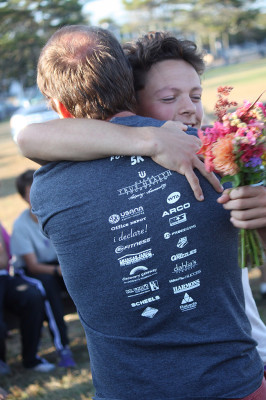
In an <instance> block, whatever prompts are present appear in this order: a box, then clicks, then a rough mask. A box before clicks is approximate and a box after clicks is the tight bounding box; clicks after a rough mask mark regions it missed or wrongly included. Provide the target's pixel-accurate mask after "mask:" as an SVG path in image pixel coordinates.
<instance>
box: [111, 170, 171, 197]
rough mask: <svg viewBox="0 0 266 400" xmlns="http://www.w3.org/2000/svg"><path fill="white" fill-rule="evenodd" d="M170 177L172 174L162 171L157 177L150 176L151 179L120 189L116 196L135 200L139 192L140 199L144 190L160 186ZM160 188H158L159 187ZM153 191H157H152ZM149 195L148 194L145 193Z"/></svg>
mask: <svg viewBox="0 0 266 400" xmlns="http://www.w3.org/2000/svg"><path fill="white" fill-rule="evenodd" d="M171 175H172V172H171V171H169V170H166V171H163V172H161V173H160V174H158V175H152V176H151V177H147V178H145V179H142V180H141V181H138V182H134V183H133V185H130V186H126V187H123V188H121V189H118V190H117V191H118V195H119V196H123V195H129V196H131V197H129V199H131V198H132V199H133V198H137V197H138V195H136V194H137V193H139V192H141V193H140V195H141V197H143V196H144V194H145V192H144V190H147V189H149V188H150V190H151V188H153V187H154V186H157V185H161V183H162V182H164V181H166V180H167V179H168V178H169V176H171ZM161 186H162V185H161ZM161 186H160V187H161ZM154 190H158V188H157V189H154ZM147 193H149V192H147Z"/></svg>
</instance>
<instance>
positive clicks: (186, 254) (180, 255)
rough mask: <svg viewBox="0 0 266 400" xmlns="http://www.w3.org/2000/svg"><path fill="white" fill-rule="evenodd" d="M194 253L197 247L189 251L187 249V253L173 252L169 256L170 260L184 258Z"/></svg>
mask: <svg viewBox="0 0 266 400" xmlns="http://www.w3.org/2000/svg"><path fill="white" fill-rule="evenodd" d="M196 253H197V249H193V250H191V251H188V252H187V253H178V254H174V255H172V257H171V261H176V260H181V258H186V257H188V256H191V255H192V254H196Z"/></svg>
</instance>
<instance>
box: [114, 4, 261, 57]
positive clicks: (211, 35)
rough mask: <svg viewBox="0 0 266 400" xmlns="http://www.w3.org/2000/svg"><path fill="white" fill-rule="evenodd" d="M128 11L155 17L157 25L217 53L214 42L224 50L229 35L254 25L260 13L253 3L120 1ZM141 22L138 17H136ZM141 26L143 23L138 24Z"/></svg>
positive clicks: (227, 44) (227, 43)
mask: <svg viewBox="0 0 266 400" xmlns="http://www.w3.org/2000/svg"><path fill="white" fill-rule="evenodd" d="M122 2H123V5H124V6H125V8H126V9H127V10H129V11H132V12H133V11H135V12H136V10H139V12H141V11H142V12H143V13H146V15H147V19H148V18H150V16H151V15H152V16H153V18H157V20H158V21H157V25H158V26H160V25H161V26H162V27H164V26H165V25H166V24H167V26H168V29H171V30H173V31H174V30H176V27H178V29H179V34H183V35H185V36H188V37H190V38H191V39H193V40H196V42H197V43H198V44H201V43H202V44H207V45H208V47H209V48H210V49H211V51H212V52H213V53H214V54H215V53H216V43H217V40H219V42H220V43H221V44H222V47H223V48H224V49H226V48H227V47H228V46H229V36H230V35H235V34H236V33H238V32H240V31H245V30H246V29H248V28H251V27H252V26H253V25H254V24H256V21H257V18H258V16H259V10H258V9H257V8H256V7H253V8H252V4H254V6H255V5H256V0H249V1H248V0H224V1H217V0H122ZM139 20H140V18H139ZM141 23H142V21H141Z"/></svg>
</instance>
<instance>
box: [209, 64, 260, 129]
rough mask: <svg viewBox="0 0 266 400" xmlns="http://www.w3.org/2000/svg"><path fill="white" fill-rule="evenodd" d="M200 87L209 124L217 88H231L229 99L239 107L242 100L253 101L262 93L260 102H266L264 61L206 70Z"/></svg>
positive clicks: (211, 118)
mask: <svg viewBox="0 0 266 400" xmlns="http://www.w3.org/2000/svg"><path fill="white" fill-rule="evenodd" d="M202 86H203V97H202V101H203V105H204V109H205V113H206V115H207V116H209V118H210V120H211V122H213V115H212V112H213V107H214V104H215V102H216V100H217V87H218V86H233V87H234V89H233V90H232V92H231V94H230V99H231V100H235V101H237V102H238V104H239V105H241V104H243V101H244V100H249V101H250V102H253V101H255V100H256V99H257V98H258V97H259V95H260V94H261V93H262V92H263V91H265V92H264V93H263V95H262V97H261V101H263V102H266V59H265V58H264V59H257V60H254V61H249V62H246V63H243V64H234V65H227V66H224V67H219V68H213V69H208V70H207V71H206V72H205V73H204V75H203V78H202Z"/></svg>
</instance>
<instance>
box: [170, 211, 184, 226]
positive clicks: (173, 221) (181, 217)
mask: <svg viewBox="0 0 266 400" xmlns="http://www.w3.org/2000/svg"><path fill="white" fill-rule="evenodd" d="M186 220H187V214H186V213H183V214H179V215H177V216H176V217H172V218H169V224H170V226H174V225H178V224H182V222H186Z"/></svg>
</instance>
